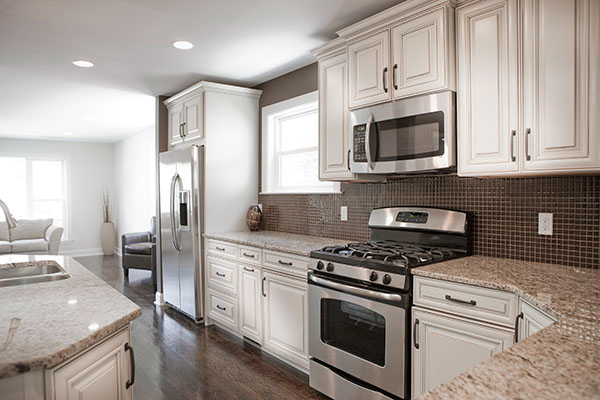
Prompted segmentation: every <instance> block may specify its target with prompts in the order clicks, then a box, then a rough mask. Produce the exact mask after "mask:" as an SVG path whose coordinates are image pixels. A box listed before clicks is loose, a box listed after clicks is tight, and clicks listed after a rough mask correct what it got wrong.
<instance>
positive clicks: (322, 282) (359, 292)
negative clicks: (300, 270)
mask: <svg viewBox="0 0 600 400" xmlns="http://www.w3.org/2000/svg"><path fill="white" fill-rule="evenodd" d="M308 281H309V282H312V283H314V284H316V285H318V286H323V287H326V288H329V289H333V290H337V291H339V292H342V293H346V294H350V295H355V296H360V297H365V298H367V299H371V300H378V301H388V302H393V303H402V302H403V301H404V297H403V296H402V295H400V294H396V293H385V292H377V291H375V290H369V289H363V288H359V287H356V286H351V285H344V284H342V283H338V282H333V281H330V280H329V279H325V278H322V277H320V276H316V275H315V274H313V273H312V272H309V273H308Z"/></svg>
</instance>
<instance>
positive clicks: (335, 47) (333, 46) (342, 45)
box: [309, 37, 346, 58]
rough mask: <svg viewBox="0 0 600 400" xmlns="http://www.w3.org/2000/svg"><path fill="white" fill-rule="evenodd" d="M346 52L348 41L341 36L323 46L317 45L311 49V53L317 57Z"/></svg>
mask: <svg viewBox="0 0 600 400" xmlns="http://www.w3.org/2000/svg"><path fill="white" fill-rule="evenodd" d="M338 52H339V53H344V52H346V41H345V40H344V39H343V38H341V37H338V38H335V39H333V40H331V41H329V42H327V43H325V44H324V45H322V46H319V47H316V48H314V49H312V50H310V51H309V53H310V54H311V55H313V56H315V57H317V58H323V57H326V56H331V55H334V54H335V53H338Z"/></svg>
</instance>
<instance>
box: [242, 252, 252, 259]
mask: <svg viewBox="0 0 600 400" xmlns="http://www.w3.org/2000/svg"><path fill="white" fill-rule="evenodd" d="M242 255H243V256H244V257H250V258H254V254H248V253H242Z"/></svg>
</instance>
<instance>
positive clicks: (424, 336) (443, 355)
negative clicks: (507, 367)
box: [412, 307, 514, 398]
mask: <svg viewBox="0 0 600 400" xmlns="http://www.w3.org/2000/svg"><path fill="white" fill-rule="evenodd" d="M412 324H413V346H412V388H413V389H412V394H413V398H416V397H418V396H420V395H421V394H423V393H425V392H427V391H428V390H431V389H433V388H435V387H436V386H438V385H440V384H442V383H444V382H447V381H449V380H451V379H452V378H454V377H455V376H457V375H458V374H460V373H461V372H464V371H466V370H468V369H470V368H471V367H473V366H474V365H475V364H478V363H480V362H482V361H484V360H487V359H488V358H490V357H491V356H493V355H494V354H496V353H499V352H501V351H503V350H505V349H507V348H508V347H510V346H511V345H512V344H513V338H514V332H513V331H512V330H509V329H505V328H500V327H496V326H492V325H489V324H484V323H478V322H474V321H472V320H468V319H464V318H459V317H454V316H449V315H446V314H444V313H438V312H433V311H427V310H423V309H420V308H418V307H414V308H413V317H412Z"/></svg>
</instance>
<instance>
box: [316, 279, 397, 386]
mask: <svg viewBox="0 0 600 400" xmlns="http://www.w3.org/2000/svg"><path fill="white" fill-rule="evenodd" d="M308 281H309V286H308V303H309V305H308V311H309V322H308V325H309V327H308V330H309V333H308V337H309V354H310V356H311V358H312V359H316V360H318V361H319V362H321V363H323V364H326V365H328V366H331V367H334V368H337V369H339V370H341V371H343V372H344V373H346V374H348V375H351V376H352V377H354V378H357V379H359V380H360V381H364V382H366V383H367V384H370V385H373V386H375V387H377V388H379V389H381V390H383V391H385V392H388V393H391V394H393V395H395V396H399V397H402V398H404V397H405V395H406V392H407V382H406V381H405V380H406V377H407V374H406V372H407V369H406V361H407V358H406V342H405V340H406V332H407V331H406V329H407V325H406V324H407V314H408V311H407V310H408V301H409V297H408V294H396V293H384V292H379V291H373V290H371V289H368V288H366V287H360V286H358V285H357V286H353V285H352V286H351V285H348V284H347V283H345V282H344V283H341V282H340V281H338V280H334V279H331V278H329V277H323V276H322V275H315V274H314V273H312V272H311V273H309V279H308ZM311 380H312V379H311ZM367 386H368V385H367ZM317 389H319V388H317Z"/></svg>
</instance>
